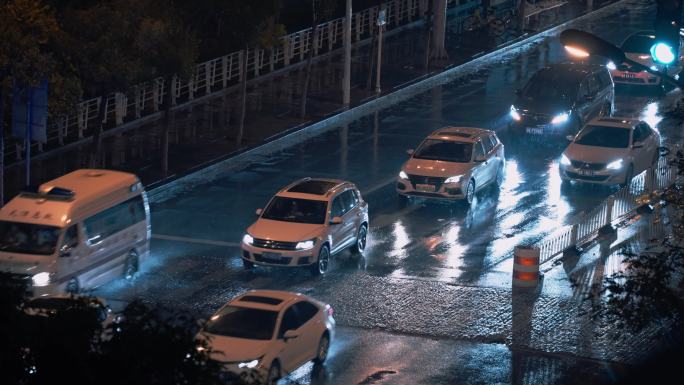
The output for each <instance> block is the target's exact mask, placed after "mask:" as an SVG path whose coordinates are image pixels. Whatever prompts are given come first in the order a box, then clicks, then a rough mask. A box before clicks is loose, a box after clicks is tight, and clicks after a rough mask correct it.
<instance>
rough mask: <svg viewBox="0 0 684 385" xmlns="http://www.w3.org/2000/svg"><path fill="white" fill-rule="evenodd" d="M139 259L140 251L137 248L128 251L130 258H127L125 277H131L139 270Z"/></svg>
mask: <svg viewBox="0 0 684 385" xmlns="http://www.w3.org/2000/svg"><path fill="white" fill-rule="evenodd" d="M138 266H139V259H138V253H136V252H135V250H131V251H129V252H128V258H126V264H125V265H124V278H125V279H131V278H133V276H134V275H135V273H137V272H138Z"/></svg>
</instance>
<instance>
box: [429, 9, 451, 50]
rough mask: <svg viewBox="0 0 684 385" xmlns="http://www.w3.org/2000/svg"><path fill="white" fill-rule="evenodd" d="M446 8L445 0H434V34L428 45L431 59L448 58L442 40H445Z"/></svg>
mask: <svg viewBox="0 0 684 385" xmlns="http://www.w3.org/2000/svg"><path fill="white" fill-rule="evenodd" d="M446 7H447V0H434V10H435V12H434V23H433V25H434V29H433V33H434V34H433V36H432V39H431V40H432V41H431V44H430V58H431V59H437V60H445V59H447V58H448V57H449V56H448V55H447V51H446V48H444V40H445V38H446Z"/></svg>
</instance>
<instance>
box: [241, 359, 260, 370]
mask: <svg viewBox="0 0 684 385" xmlns="http://www.w3.org/2000/svg"><path fill="white" fill-rule="evenodd" d="M257 365H259V359H258V358H257V359H255V360H251V361H243V362H240V363H239V364H238V368H240V369H242V368H249V369H252V368H256V366H257Z"/></svg>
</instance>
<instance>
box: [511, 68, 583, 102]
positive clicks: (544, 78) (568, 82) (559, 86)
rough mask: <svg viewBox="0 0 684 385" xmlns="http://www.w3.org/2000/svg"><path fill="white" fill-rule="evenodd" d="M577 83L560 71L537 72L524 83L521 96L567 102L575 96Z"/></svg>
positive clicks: (577, 81) (544, 100)
mask: <svg viewBox="0 0 684 385" xmlns="http://www.w3.org/2000/svg"><path fill="white" fill-rule="evenodd" d="M579 83H580V82H579V80H577V79H575V77H569V76H568V74H567V73H564V72H562V71H543V72H537V73H536V74H535V75H534V76H533V77H532V79H530V81H529V82H527V84H526V85H525V88H524V89H523V91H522V97H523V98H525V99H528V100H536V101H543V102H550V103H560V102H567V101H570V100H573V99H574V98H575V95H576V94H577V89H578V88H579Z"/></svg>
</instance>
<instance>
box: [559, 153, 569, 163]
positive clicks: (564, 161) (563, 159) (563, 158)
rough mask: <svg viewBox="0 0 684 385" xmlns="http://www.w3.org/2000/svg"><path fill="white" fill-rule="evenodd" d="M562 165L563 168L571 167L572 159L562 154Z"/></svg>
mask: <svg viewBox="0 0 684 385" xmlns="http://www.w3.org/2000/svg"><path fill="white" fill-rule="evenodd" d="M560 164H562V165H563V166H569V165H570V158H568V157H567V156H566V155H565V154H562V155H561V158H560Z"/></svg>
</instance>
